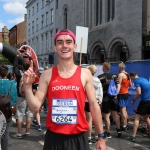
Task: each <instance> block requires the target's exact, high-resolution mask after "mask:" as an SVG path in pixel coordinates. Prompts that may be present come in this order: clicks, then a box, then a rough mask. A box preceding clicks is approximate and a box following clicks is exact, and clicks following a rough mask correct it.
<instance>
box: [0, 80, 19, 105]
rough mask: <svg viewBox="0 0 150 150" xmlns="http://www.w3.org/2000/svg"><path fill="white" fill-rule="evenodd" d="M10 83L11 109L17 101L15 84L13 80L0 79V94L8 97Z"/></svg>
mask: <svg viewBox="0 0 150 150" xmlns="http://www.w3.org/2000/svg"><path fill="white" fill-rule="evenodd" d="M11 83H12V88H11V91H10V96H11V101H10V106H11V107H12V106H13V105H14V103H16V101H17V99H18V95H17V87H16V83H15V81H14V80H8V79H0V94H3V95H8V91H9V89H10V85H11Z"/></svg>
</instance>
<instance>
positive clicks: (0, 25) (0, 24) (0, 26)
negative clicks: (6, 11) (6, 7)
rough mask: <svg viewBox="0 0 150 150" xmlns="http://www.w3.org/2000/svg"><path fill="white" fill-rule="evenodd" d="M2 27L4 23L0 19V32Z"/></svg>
mask: <svg viewBox="0 0 150 150" xmlns="http://www.w3.org/2000/svg"><path fill="white" fill-rule="evenodd" d="M2 28H4V23H2V22H1V20H0V32H2Z"/></svg>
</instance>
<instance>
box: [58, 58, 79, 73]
mask: <svg viewBox="0 0 150 150" xmlns="http://www.w3.org/2000/svg"><path fill="white" fill-rule="evenodd" d="M57 66H58V70H59V71H61V72H67V71H70V70H72V69H73V68H74V67H75V66H76V65H75V64H74V62H73V61H71V60H70V61H68V60H61V61H59V63H58V65H57Z"/></svg>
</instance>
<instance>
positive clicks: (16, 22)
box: [8, 17, 24, 24]
mask: <svg viewBox="0 0 150 150" xmlns="http://www.w3.org/2000/svg"><path fill="white" fill-rule="evenodd" d="M22 21H24V17H17V18H15V19H13V20H8V23H9V24H18V23H20V22H22Z"/></svg>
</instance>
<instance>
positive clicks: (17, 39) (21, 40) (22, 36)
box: [9, 14, 27, 48]
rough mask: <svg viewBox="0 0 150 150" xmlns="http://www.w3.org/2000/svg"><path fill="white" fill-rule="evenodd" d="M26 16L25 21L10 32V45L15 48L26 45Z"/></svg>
mask: <svg viewBox="0 0 150 150" xmlns="http://www.w3.org/2000/svg"><path fill="white" fill-rule="evenodd" d="M26 16H27V15H26V14H25V15H24V21H22V22H20V23H18V24H16V25H15V26H13V27H12V28H11V29H10V30H9V32H10V34H9V43H10V45H11V46H13V47H15V48H20V47H21V45H25V44H26Z"/></svg>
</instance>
